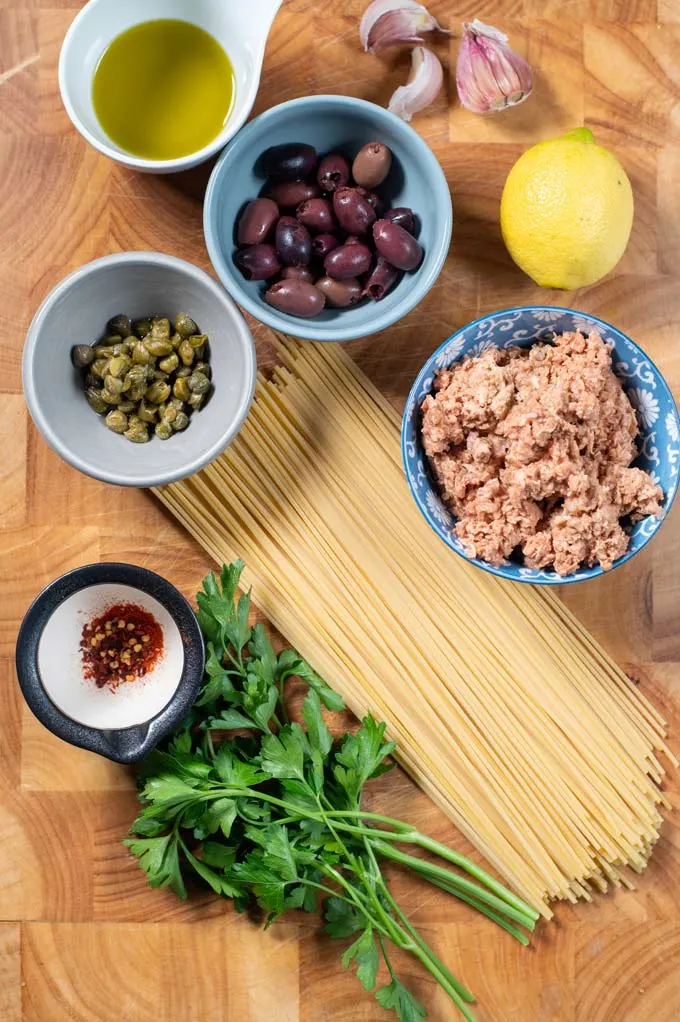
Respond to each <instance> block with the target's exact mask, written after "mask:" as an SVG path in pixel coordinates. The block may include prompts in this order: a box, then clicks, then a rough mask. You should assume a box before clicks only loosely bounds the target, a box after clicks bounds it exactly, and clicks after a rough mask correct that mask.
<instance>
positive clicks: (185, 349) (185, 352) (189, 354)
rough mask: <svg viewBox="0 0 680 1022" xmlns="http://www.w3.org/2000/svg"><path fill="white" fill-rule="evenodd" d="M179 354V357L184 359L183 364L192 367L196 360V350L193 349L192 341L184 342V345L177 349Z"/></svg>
mask: <svg viewBox="0 0 680 1022" xmlns="http://www.w3.org/2000/svg"><path fill="white" fill-rule="evenodd" d="M177 353H178V355H179V357H180V358H181V359H182V362H183V363H184V365H185V366H190V365H191V363H192V362H193V360H194V355H195V352H194V348H193V345H192V344H191V341H189V340H184V341H182V343H181V344H180V346H179V348H178V349H177Z"/></svg>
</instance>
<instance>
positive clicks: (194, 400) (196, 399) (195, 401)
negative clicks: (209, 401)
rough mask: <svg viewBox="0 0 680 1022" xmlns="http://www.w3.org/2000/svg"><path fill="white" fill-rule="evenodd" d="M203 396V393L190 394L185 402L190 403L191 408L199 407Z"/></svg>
mask: <svg viewBox="0 0 680 1022" xmlns="http://www.w3.org/2000/svg"><path fill="white" fill-rule="evenodd" d="M204 397H205V394H192V395H191V397H190V398H189V400H188V402H187V404H188V405H190V407H191V408H200V407H201V405H202V404H203V398H204Z"/></svg>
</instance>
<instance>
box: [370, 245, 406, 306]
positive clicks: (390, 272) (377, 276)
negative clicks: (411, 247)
mask: <svg viewBox="0 0 680 1022" xmlns="http://www.w3.org/2000/svg"><path fill="white" fill-rule="evenodd" d="M398 279H399V270H398V269H397V268H396V267H395V266H392V264H391V263H388V261H387V259H383V257H382V256H378V261H377V262H376V264H375V268H374V269H373V272H372V273H371V275H370V277H369V278H368V280H367V281H366V287H365V288H364V294H365V295H368V297H369V298H372V299H373V301H374V302H381V301H382V300H383V298H384V297H385V295H386V294H387V292H388V291H391V290H392V288H393V287H394V285H395V284H396V282H397V280H398Z"/></svg>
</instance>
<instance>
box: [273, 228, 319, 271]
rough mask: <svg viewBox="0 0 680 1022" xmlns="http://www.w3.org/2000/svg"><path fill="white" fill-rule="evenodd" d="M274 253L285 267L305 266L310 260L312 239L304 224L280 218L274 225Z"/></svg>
mask: <svg viewBox="0 0 680 1022" xmlns="http://www.w3.org/2000/svg"><path fill="white" fill-rule="evenodd" d="M276 251H277V254H278V257H279V259H280V260H281V262H282V263H285V264H286V266H306V265H307V263H308V262H309V260H310V259H311V258H312V239H311V237H310V235H309V231H308V230H307V228H306V227H305V226H304V224H299V223H298V222H297V220H296V219H295V217H293V216H282V217H281V219H280V220H279V222H278V223H277V225H276Z"/></svg>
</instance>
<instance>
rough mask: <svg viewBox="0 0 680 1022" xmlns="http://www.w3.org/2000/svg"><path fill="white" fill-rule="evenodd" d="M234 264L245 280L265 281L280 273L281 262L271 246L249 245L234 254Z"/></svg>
mask: <svg viewBox="0 0 680 1022" xmlns="http://www.w3.org/2000/svg"><path fill="white" fill-rule="evenodd" d="M236 264H237V266H238V268H239V269H240V271H241V273H242V274H243V276H244V277H245V278H246V280H267V279H268V278H269V277H275V276H276V274H277V273H280V272H281V261H280V259H279V257H278V256H277V254H276V249H275V248H274V246H273V245H250V246H249V247H248V248H240V249H239V250H238V252H237V253H236Z"/></svg>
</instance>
